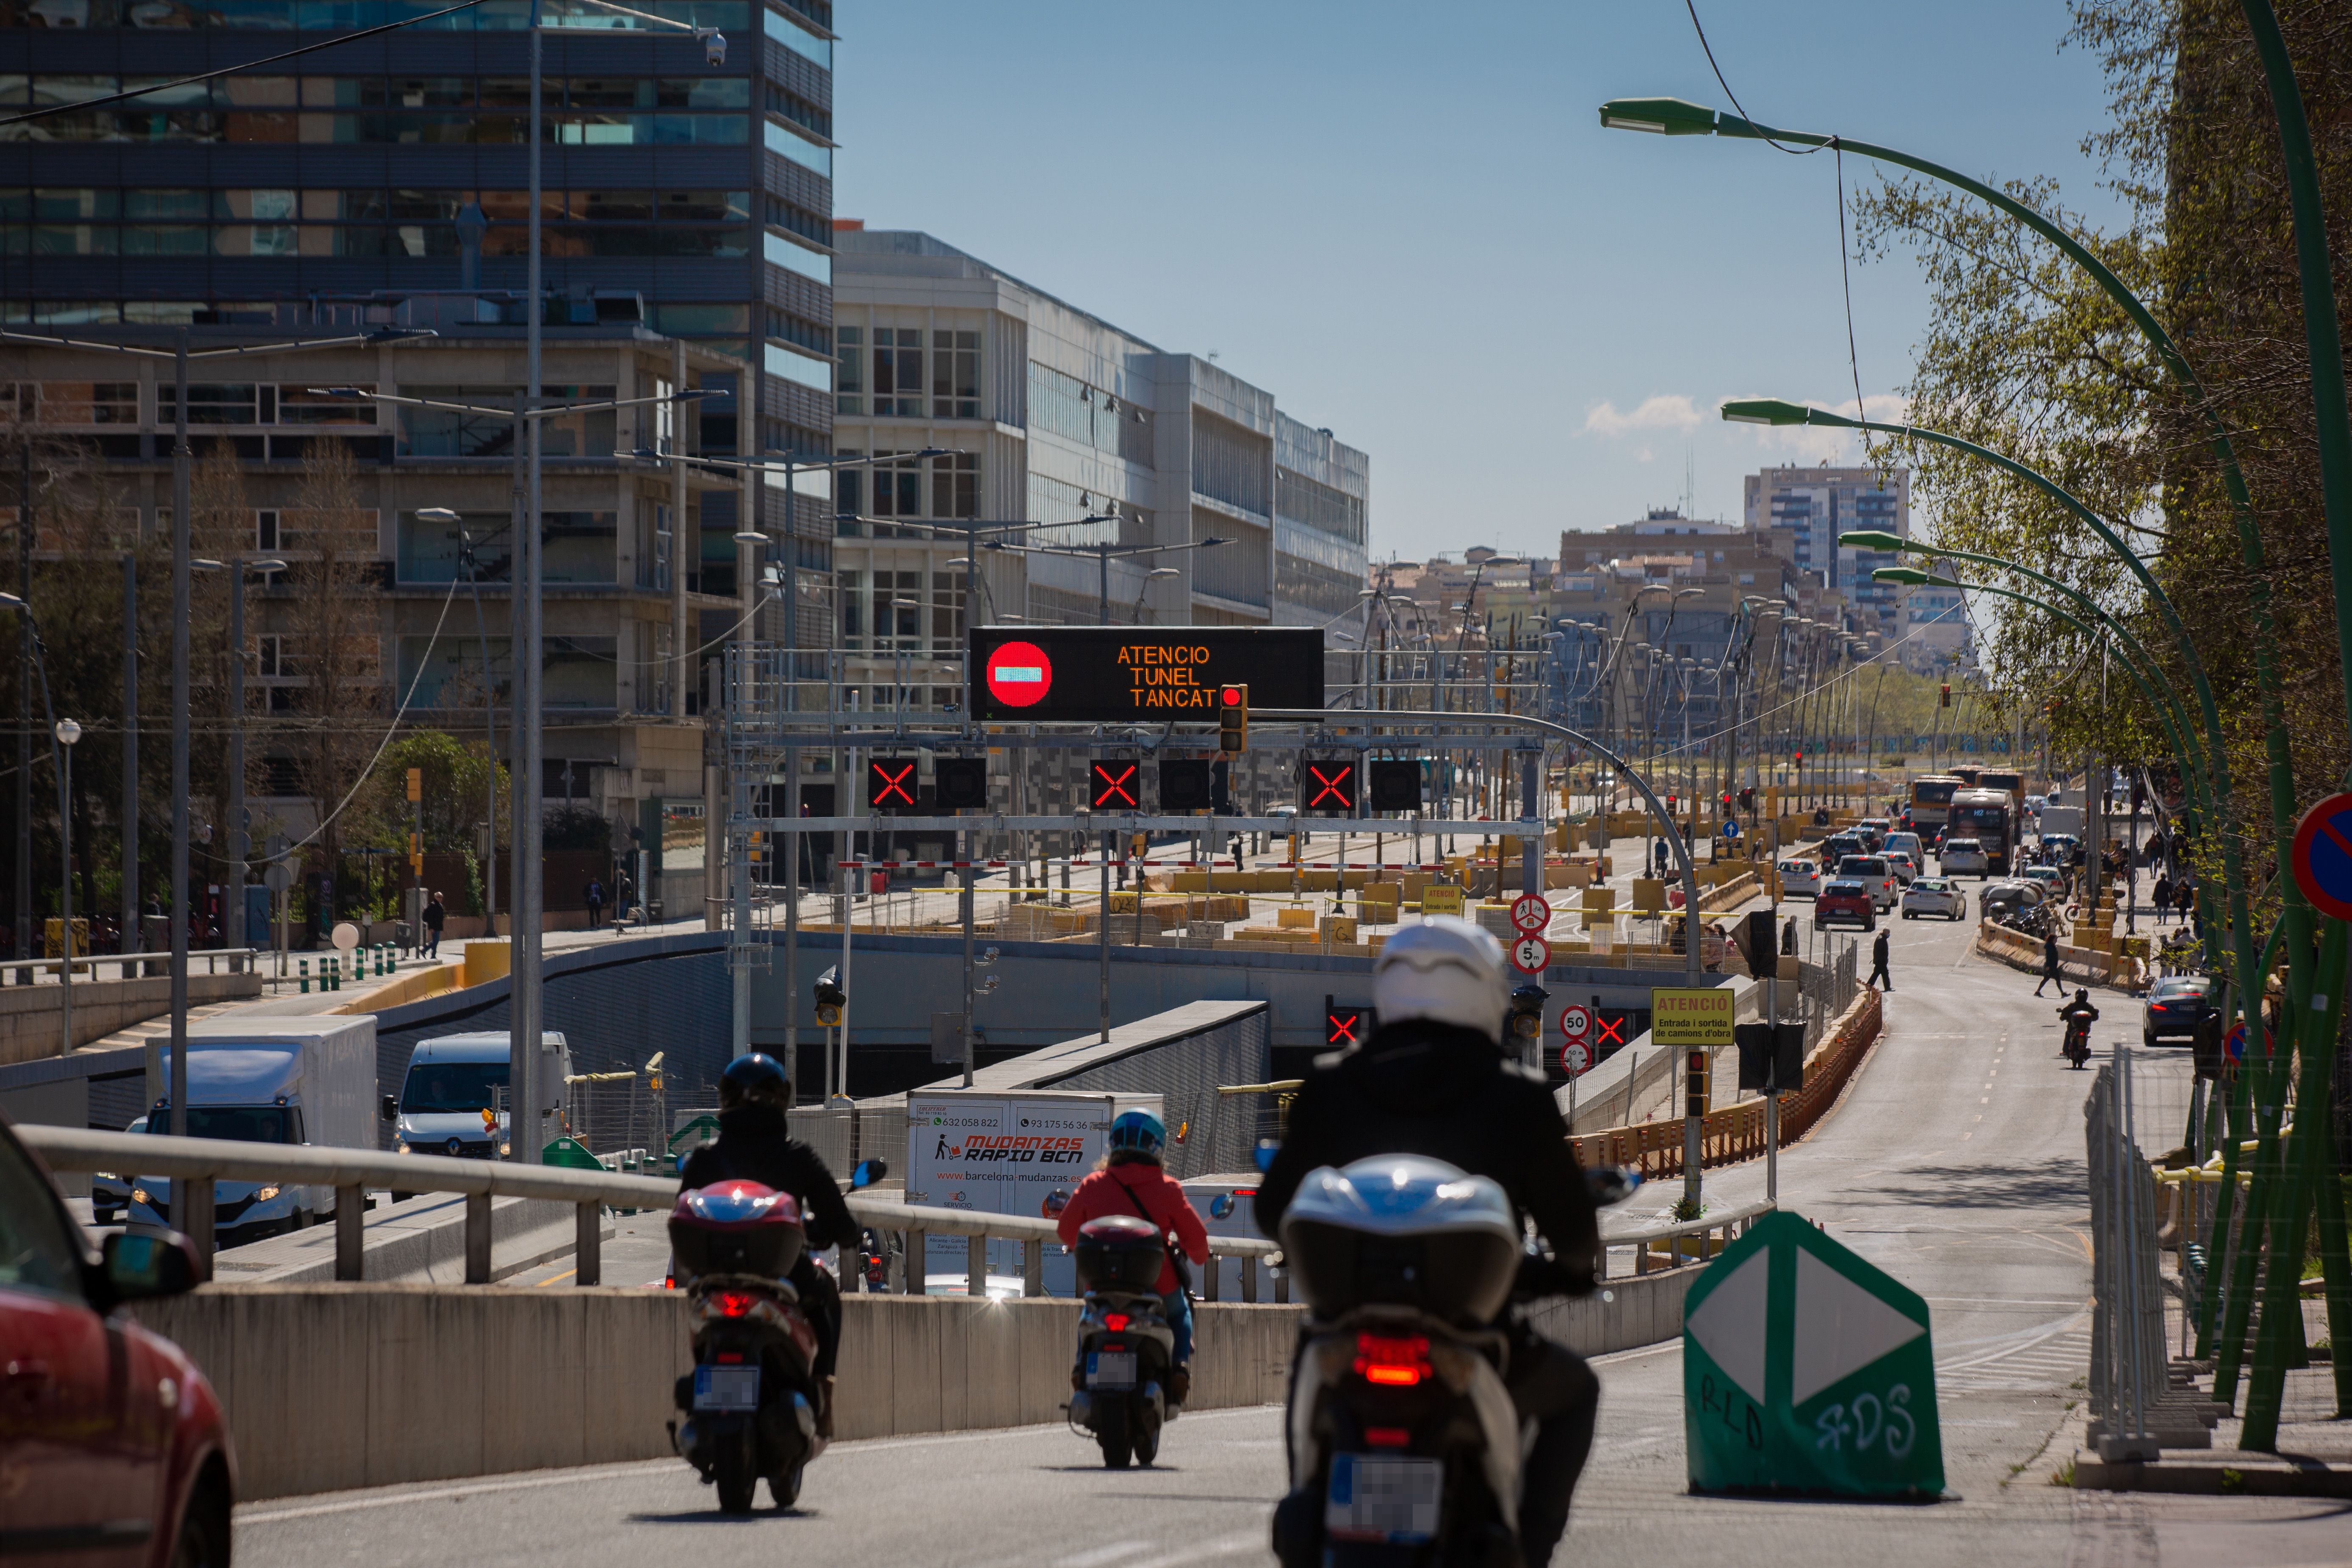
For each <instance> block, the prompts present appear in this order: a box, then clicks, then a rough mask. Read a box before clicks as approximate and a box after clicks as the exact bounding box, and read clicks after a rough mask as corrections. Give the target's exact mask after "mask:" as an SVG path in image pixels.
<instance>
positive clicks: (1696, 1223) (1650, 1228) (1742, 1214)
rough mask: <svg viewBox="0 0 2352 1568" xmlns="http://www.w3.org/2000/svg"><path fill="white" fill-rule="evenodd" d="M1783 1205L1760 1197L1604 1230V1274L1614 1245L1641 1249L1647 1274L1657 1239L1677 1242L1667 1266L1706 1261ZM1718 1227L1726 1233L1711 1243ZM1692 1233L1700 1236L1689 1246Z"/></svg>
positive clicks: (1640, 1267)
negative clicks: (1720, 1209) (1684, 1216)
mask: <svg viewBox="0 0 2352 1568" xmlns="http://www.w3.org/2000/svg"><path fill="white" fill-rule="evenodd" d="M1779 1207H1780V1205H1778V1204H1776V1203H1773V1202H1772V1201H1771V1200H1769V1199H1759V1201H1757V1202H1755V1203H1752V1204H1742V1205H1739V1206H1738V1208H1736V1209H1727V1210H1726V1211H1724V1212H1723V1213H1721V1214H1706V1215H1700V1216H1699V1217H1698V1218H1696V1219H1685V1220H1666V1221H1663V1222H1661V1223H1658V1224H1654V1225H1643V1226H1633V1228H1631V1229H1628V1230H1614V1231H1612V1230H1604V1231H1602V1232H1601V1270H1600V1272H1601V1278H1602V1279H1606V1278H1608V1275H1609V1249H1610V1248H1611V1247H1636V1248H1638V1249H1639V1250H1637V1251H1636V1252H1635V1253H1634V1255H1633V1272H1634V1273H1635V1274H1647V1273H1649V1272H1650V1271H1651V1270H1652V1268H1654V1264H1653V1263H1652V1261H1651V1259H1652V1258H1654V1256H1655V1252H1654V1247H1652V1245H1651V1244H1652V1243H1654V1242H1660V1241H1664V1242H1672V1243H1674V1244H1675V1245H1673V1246H1671V1247H1667V1248H1666V1256H1665V1267H1667V1268H1680V1267H1681V1266H1682V1265H1683V1264H1685V1263H1686V1262H1688V1263H1705V1262H1706V1260H1707V1259H1708V1258H1713V1257H1714V1256H1715V1255H1716V1254H1717V1253H1718V1252H1721V1251H1722V1250H1723V1249H1724V1248H1725V1247H1729V1246H1730V1245H1731V1242H1732V1238H1733V1237H1738V1236H1740V1235H1743V1234H1745V1233H1746V1231H1747V1230H1748V1227H1749V1226H1753V1225H1754V1224H1755V1223H1756V1222H1757V1221H1758V1220H1759V1219H1761V1218H1763V1217H1764V1216H1765V1215H1768V1214H1770V1213H1772V1212H1773V1211H1774V1210H1776V1209H1778V1208H1779ZM1717 1231H1720V1232H1722V1233H1723V1234H1722V1237H1721V1239H1720V1240H1719V1241H1717V1242H1715V1243H1712V1244H1710V1243H1709V1242H1708V1240H1707V1237H1709V1236H1710V1235H1712V1234H1714V1233H1715V1232H1717ZM1692 1237H1696V1238H1697V1243H1698V1245H1697V1247H1696V1248H1692V1249H1685V1247H1683V1246H1682V1245H1681V1243H1682V1242H1684V1241H1685V1240H1687V1239H1690V1238H1692Z"/></svg>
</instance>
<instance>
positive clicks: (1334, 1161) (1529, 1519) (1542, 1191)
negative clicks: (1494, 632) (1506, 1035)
mask: <svg viewBox="0 0 2352 1568" xmlns="http://www.w3.org/2000/svg"><path fill="white" fill-rule="evenodd" d="M1372 995H1373V1005H1374V1006H1375V1008H1376V1009H1377V1010H1378V1016H1379V1018H1380V1024H1379V1026H1378V1027H1377V1028H1376V1029H1375V1030H1374V1032H1373V1034H1372V1036H1371V1037H1370V1039H1369V1040H1367V1041H1365V1042H1364V1043H1363V1044H1362V1045H1360V1046H1357V1047H1350V1048H1349V1049H1347V1050H1344V1051H1338V1052H1334V1053H1331V1054H1330V1055H1328V1056H1323V1057H1318V1058H1317V1059H1316V1063H1315V1070H1314V1071H1313V1072H1312V1073H1311V1074H1309V1075H1308V1077H1307V1081H1306V1083H1305V1084H1304V1086H1303V1087H1301V1089H1299V1091H1298V1094H1297V1098H1296V1099H1295V1100H1292V1101H1291V1106H1290V1116H1289V1120H1288V1123H1287V1127H1286V1132H1285V1135H1284V1138H1283V1142H1282V1148H1281V1150H1280V1151H1279V1152H1277V1153H1276V1155H1275V1158H1274V1163H1273V1164H1272V1165H1271V1166H1270V1167H1269V1168H1268V1169H1267V1171H1266V1173H1265V1180H1264V1181H1262V1182H1261V1183H1259V1184H1258V1191H1257V1201H1256V1213H1257V1222H1258V1225H1259V1226H1260V1228H1262V1229H1263V1230H1264V1231H1265V1234H1266V1235H1267V1236H1268V1237H1275V1238H1276V1239H1279V1238H1280V1231H1281V1227H1282V1216H1283V1214H1284V1212H1285V1211H1286V1209H1287V1208H1288V1207H1289V1206H1290V1201H1291V1199H1292V1197H1293V1196H1294V1195H1295V1194H1297V1191H1298V1184H1299V1183H1300V1182H1301V1181H1302V1180H1304V1179H1305V1178H1306V1176H1307V1173H1309V1172H1311V1171H1314V1170H1316V1169H1318V1167H1320V1166H1324V1165H1344V1164H1346V1163H1349V1162H1350V1161H1353V1160H1360V1159H1366V1158H1369V1157H1370V1156H1373V1155H1378V1154H1422V1155H1426V1156H1428V1157H1430V1158H1432V1159H1437V1160H1444V1161H1445V1162H1446V1163H1449V1164H1453V1165H1456V1166H1458V1167H1460V1168H1461V1169H1462V1170H1465V1171H1467V1172H1469V1173H1472V1174H1473V1175H1480V1176H1486V1177H1490V1178H1492V1179H1493V1180H1494V1181H1495V1182H1496V1184H1498V1185H1500V1186H1501V1187H1502V1189H1503V1191H1504V1193H1505V1194H1507V1196H1508V1197H1509V1199H1510V1202H1511V1205H1512V1207H1513V1209H1514V1210H1515V1211H1516V1212H1517V1213H1518V1214H1519V1215H1523V1216H1525V1217H1527V1218H1531V1219H1533V1220H1534V1221H1535V1224H1536V1228H1537V1229H1538V1231H1540V1232H1541V1233H1542V1235H1543V1237H1544V1239H1545V1240H1546V1241H1548V1242H1549V1243H1550V1244H1551V1249H1552V1254H1553V1258H1554V1262H1553V1263H1552V1265H1551V1272H1552V1275H1553V1278H1554V1279H1556V1280H1557V1281H1558V1282H1559V1284H1561V1285H1562V1286H1563V1287H1564V1288H1566V1289H1570V1290H1576V1291H1581V1290H1589V1289H1591V1286H1592V1281H1593V1279H1595V1277H1596V1276H1597V1274H1598V1272H1599V1262H1600V1256H1601V1253H1600V1247H1601V1233H1600V1222H1599V1219H1598V1217H1597V1216H1596V1215H1595V1213H1594V1211H1593V1205H1592V1199H1591V1194H1590V1192H1589V1191H1588V1190H1587V1188H1586V1186H1585V1183H1584V1175H1583V1173H1582V1172H1581V1171H1580V1169H1579V1168H1578V1166H1577V1163H1576V1153H1575V1151H1574V1149H1573V1148H1571V1147H1570V1143H1569V1142H1568V1129H1567V1127H1566V1126H1565V1125H1564V1124H1563V1123H1562V1122H1561V1121H1560V1116H1559V1106H1558V1104H1557V1103H1556V1102H1555V1101H1554V1100H1552V1097H1551V1091H1550V1089H1548V1088H1547V1087H1546V1086H1545V1083H1544V1080H1543V1076H1542V1074H1541V1073H1540V1072H1537V1071H1534V1070H1531V1069H1528V1068H1522V1067H1520V1066H1518V1065H1517V1063H1515V1062H1513V1061H1511V1060H1510V1059H1509V1058H1507V1057H1506V1056H1505V1055H1504V1054H1503V1049H1502V1044H1501V1040H1502V1028H1503V1011H1504V999H1505V987H1504V974H1503V952H1502V946H1501V944H1500V943H1498V942H1496V940H1495V939H1494V938H1493V937H1491V936H1489V935H1487V934H1486V932H1485V931H1481V930H1479V929H1478V928H1477V927H1476V926H1474V925H1472V924H1470V923H1469V922H1468V921H1461V920H1455V919H1453V918H1452V917H1447V916H1441V917H1438V918H1436V919H1433V920H1428V921H1423V922H1422V923H1421V924H1419V925H1416V926H1407V927H1405V928H1403V929H1402V931H1399V932H1398V933H1397V934H1396V935H1395V936H1392V937H1391V938H1390V939H1389V940H1388V943H1387V945H1386V946H1385V947H1384V948H1383V949H1382V950H1381V956H1380V959H1379V961H1378V963H1377V966H1376V967H1375V969H1374V971H1373V976H1372ZM1496 1326H1497V1327H1498V1328H1501V1329H1502V1330H1503V1331H1505V1333H1506V1334H1507V1337H1508V1341H1509V1347H1510V1349H1509V1356H1508V1363H1507V1365H1508V1373H1507V1377H1506V1380H1505V1381H1506V1384H1507V1386H1508V1387H1509V1389H1510V1391H1511V1397H1512V1400H1513V1403H1514V1404H1515V1405H1517V1409H1518V1414H1519V1415H1520V1418H1521V1419H1522V1420H1523V1421H1529V1420H1531V1421H1533V1422H1535V1423H1536V1439H1535V1443H1534V1446H1533V1447H1532V1448H1530V1449H1529V1450H1528V1454H1527V1457H1526V1459H1525V1462H1524V1465H1523V1468H1522V1473H1523V1475H1524V1478H1525V1484H1524V1488H1523V1490H1522V1500H1521V1503H1520V1508H1519V1518H1518V1528H1519V1542H1520V1550H1521V1552H1523V1554H1524V1557H1525V1561H1526V1562H1527V1563H1528V1565H1529V1568H1543V1565H1544V1564H1545V1563H1549V1561H1550V1559H1551V1552H1552V1548H1553V1546H1554V1545H1555V1544H1556V1543H1557V1542H1558V1541H1559V1536H1560V1532H1561V1531H1563V1530H1565V1529H1566V1528H1567V1526H1568V1509H1569V1500H1570V1496H1571V1494H1572V1493H1573V1492H1574V1490H1575V1489H1576V1479H1577V1477H1578V1475H1579V1474H1580V1472H1581V1471H1582V1470H1583V1468H1584V1461H1585V1458H1586V1456H1587V1455H1588V1454H1589V1453H1590V1452H1591V1447H1592V1422H1593V1415H1594V1412H1595V1410H1596V1409H1597V1407H1598V1405H1599V1401H1600V1394H1601V1384H1600V1381H1599V1380H1598V1379H1597V1378H1595V1377H1594V1376H1593V1374H1592V1372H1591V1369H1590V1368H1589V1367H1587V1366H1586V1365H1585V1364H1584V1363H1583V1361H1582V1360H1581V1359H1580V1357H1578V1356H1577V1355H1576V1354H1575V1353H1574V1352H1570V1350H1569V1349H1568V1348H1567V1347H1566V1346H1565V1345H1562V1344H1560V1343H1559V1342H1556V1341H1553V1340H1549V1339H1546V1338H1544V1337H1543V1336H1542V1335H1540V1334H1538V1333H1537V1332H1536V1331H1534V1330H1533V1329H1532V1328H1530V1327H1529V1326H1528V1324H1527V1322H1526V1321H1524V1320H1523V1319H1520V1318H1518V1317H1517V1316H1516V1315H1507V1317H1506V1318H1505V1320H1504V1321H1502V1322H1501V1323H1499V1324H1497V1325H1496Z"/></svg>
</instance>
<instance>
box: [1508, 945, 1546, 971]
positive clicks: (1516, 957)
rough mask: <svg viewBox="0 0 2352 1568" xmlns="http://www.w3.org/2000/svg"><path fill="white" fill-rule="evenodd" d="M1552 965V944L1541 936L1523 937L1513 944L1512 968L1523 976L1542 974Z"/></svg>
mask: <svg viewBox="0 0 2352 1568" xmlns="http://www.w3.org/2000/svg"><path fill="white" fill-rule="evenodd" d="M1549 963H1551V943H1549V942H1546V941H1544V939H1543V938H1541V937H1539V936H1523V937H1521V938H1519V940H1518V941H1517V942H1513V943H1512V944H1511V967H1512V968H1514V969H1516V970H1517V971H1518V972H1519V973H1522V974H1541V973H1543V972H1544V969H1545V967H1546V966H1547V965H1549Z"/></svg>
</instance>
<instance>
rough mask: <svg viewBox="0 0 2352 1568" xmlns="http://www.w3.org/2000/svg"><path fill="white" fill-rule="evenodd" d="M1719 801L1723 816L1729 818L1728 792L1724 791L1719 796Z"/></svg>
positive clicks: (1729, 803) (1729, 800)
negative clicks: (1721, 805)
mask: <svg viewBox="0 0 2352 1568" xmlns="http://www.w3.org/2000/svg"><path fill="white" fill-rule="evenodd" d="M1720 799H1721V800H1722V803H1723V815H1724V816H1730V815H1731V792H1730V791H1729V790H1725V791H1724V792H1723V794H1722V795H1721V796H1720Z"/></svg>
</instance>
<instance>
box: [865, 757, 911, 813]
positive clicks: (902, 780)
mask: <svg viewBox="0 0 2352 1568" xmlns="http://www.w3.org/2000/svg"><path fill="white" fill-rule="evenodd" d="M915 763H916V759H914V758H913V757H868V758H866V810H868V811H882V812H899V811H913V810H914V809H916V803H915V789H916V784H915Z"/></svg>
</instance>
